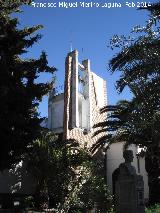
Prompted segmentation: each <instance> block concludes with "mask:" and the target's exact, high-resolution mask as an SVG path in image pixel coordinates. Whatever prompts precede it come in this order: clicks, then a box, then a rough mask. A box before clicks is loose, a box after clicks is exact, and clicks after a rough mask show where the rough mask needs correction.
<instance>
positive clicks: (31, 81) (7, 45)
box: [0, 0, 56, 171]
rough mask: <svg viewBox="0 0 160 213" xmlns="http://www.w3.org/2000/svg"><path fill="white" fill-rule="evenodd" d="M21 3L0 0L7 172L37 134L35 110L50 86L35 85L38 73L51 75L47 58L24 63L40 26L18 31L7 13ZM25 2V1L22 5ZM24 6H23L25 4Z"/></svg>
mask: <svg viewBox="0 0 160 213" xmlns="http://www.w3.org/2000/svg"><path fill="white" fill-rule="evenodd" d="M20 2H23V1H18V0H15V1H2V0H0V99H1V104H0V136H1V151H0V170H1V171H2V170H4V169H6V168H10V166H11V165H12V164H14V163H17V162H19V161H20V160H21V159H22V158H23V154H24V153H25V152H27V151H28V150H29V148H30V147H31V145H32V143H33V140H35V139H36V138H37V136H38V134H39V131H40V123H41V122H42V119H41V118H39V115H38V112H37V108H38V105H39V101H41V99H42V96H43V95H45V94H46V93H47V92H48V91H49V90H50V89H51V87H52V82H51V83H36V82H35V80H36V79H37V78H38V76H39V75H40V74H41V73H44V72H46V73H54V71H55V70H56V69H55V67H49V66H48V65H47V64H48V62H47V56H46V53H45V52H42V53H41V55H40V57H39V59H24V54H25V53H27V48H30V47H32V45H33V44H34V43H36V42H37V41H38V40H39V39H40V38H41V35H39V34H36V35H35V32H36V31H37V30H39V29H41V28H42V26H41V25H38V26H33V27H25V28H24V29H18V19H17V18H12V17H11V13H13V12H19V7H20V6H21V5H22V3H20ZM26 2H27V1H26ZM26 4H27V3H26Z"/></svg>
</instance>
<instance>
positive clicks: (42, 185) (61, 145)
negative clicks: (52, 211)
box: [26, 130, 112, 213]
mask: <svg viewBox="0 0 160 213" xmlns="http://www.w3.org/2000/svg"><path fill="white" fill-rule="evenodd" d="M26 159H27V161H28V171H29V172H30V173H31V174H32V175H33V176H34V178H35V180H36V183H37V187H36V194H35V198H36V199H35V200H36V206H37V207H40V206H42V205H43V204H44V203H47V202H48V197H50V199H52V206H53V207H54V208H56V209H57V212H65V213H67V212H68V211H69V209H71V208H89V207H93V204H94V202H95V201H96V202H99V203H101V205H105V203H107V205H109V203H111V200H112V197H111V196H110V195H109V191H108V189H107V186H106V184H105V181H104V178H103V176H102V175H101V173H100V170H101V168H100V166H99V164H100V163H99V162H97V161H96V160H95V159H93V158H92V157H91V154H90V152H89V150H88V149H87V148H86V147H84V148H83V147H80V146H79V144H78V143H77V142H76V141H74V140H69V141H63V140H62V137H61V136H59V137H57V136H55V135H54V133H53V132H50V131H48V130H43V131H42V132H41V137H39V138H38V139H37V140H35V143H34V146H33V148H32V152H31V153H30V154H28V155H27V156H26ZM106 201H107V202H106Z"/></svg>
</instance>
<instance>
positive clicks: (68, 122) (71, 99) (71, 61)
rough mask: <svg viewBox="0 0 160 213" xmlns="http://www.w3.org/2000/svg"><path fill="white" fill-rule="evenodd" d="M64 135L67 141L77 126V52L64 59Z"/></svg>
mask: <svg viewBox="0 0 160 213" xmlns="http://www.w3.org/2000/svg"><path fill="white" fill-rule="evenodd" d="M63 126H64V133H63V138H64V140H65V139H68V131H69V130H70V129H72V128H74V127H78V126H79V115H78V51H77V50H74V51H73V52H71V53H69V54H68V55H67V57H66V62H65V83H64V121H63Z"/></svg>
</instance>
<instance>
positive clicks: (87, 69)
mask: <svg viewBox="0 0 160 213" xmlns="http://www.w3.org/2000/svg"><path fill="white" fill-rule="evenodd" d="M82 64H83V66H84V67H85V72H86V75H87V85H86V86H87V87H88V88H86V92H87V93H88V94H87V96H88V101H89V115H88V116H89V122H88V127H89V129H90V128H92V126H93V121H92V92H91V65H90V60H88V59H87V60H84V61H82Z"/></svg>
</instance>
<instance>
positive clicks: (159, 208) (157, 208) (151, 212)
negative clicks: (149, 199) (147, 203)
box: [145, 204, 160, 213]
mask: <svg viewBox="0 0 160 213" xmlns="http://www.w3.org/2000/svg"><path fill="white" fill-rule="evenodd" d="M145 212H146V213H160V204H155V205H154V206H151V207H148V208H146V209H145Z"/></svg>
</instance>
